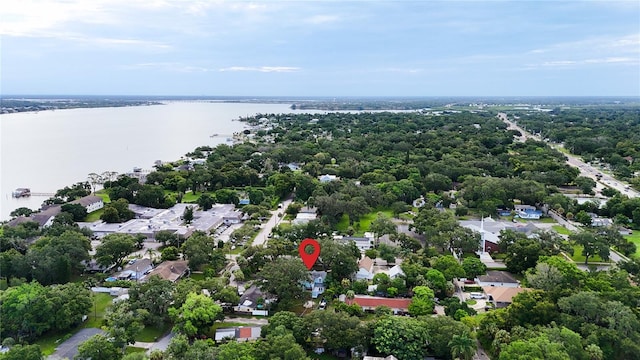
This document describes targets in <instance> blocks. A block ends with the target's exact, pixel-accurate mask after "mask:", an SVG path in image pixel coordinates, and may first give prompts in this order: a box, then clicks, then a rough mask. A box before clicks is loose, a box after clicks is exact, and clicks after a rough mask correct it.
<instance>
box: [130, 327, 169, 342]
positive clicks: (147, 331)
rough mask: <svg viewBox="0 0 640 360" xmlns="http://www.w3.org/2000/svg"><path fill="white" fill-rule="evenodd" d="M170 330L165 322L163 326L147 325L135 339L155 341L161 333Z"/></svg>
mask: <svg viewBox="0 0 640 360" xmlns="http://www.w3.org/2000/svg"><path fill="white" fill-rule="evenodd" d="M169 330H171V325H170V324H165V325H164V327H161V328H158V327H155V326H147V327H145V328H144V329H142V331H140V333H139V334H138V335H137V336H136V341H142V342H155V341H156V340H158V339H159V338H160V337H161V336H162V335H164V334H166V333H167V332H169Z"/></svg>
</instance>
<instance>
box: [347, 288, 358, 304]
mask: <svg viewBox="0 0 640 360" xmlns="http://www.w3.org/2000/svg"><path fill="white" fill-rule="evenodd" d="M355 297H356V293H355V292H354V291H353V290H349V291H347V303H348V304H349V305H351V304H352V303H353V299H354V298H355Z"/></svg>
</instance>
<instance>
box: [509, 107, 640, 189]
mask: <svg viewBox="0 0 640 360" xmlns="http://www.w3.org/2000/svg"><path fill="white" fill-rule="evenodd" d="M498 118H499V119H500V120H502V121H504V122H505V123H506V124H507V128H508V129H509V130H517V131H519V132H520V133H521V134H522V136H521V137H520V139H518V140H519V141H526V140H527V139H534V140H537V141H542V139H540V137H538V136H536V135H533V134H531V133H529V132H527V131H525V130H524V129H522V128H521V127H520V126H518V125H517V124H515V123H514V122H512V121H510V120H509V119H508V117H507V114H505V113H499V114H498ZM549 145H550V146H551V147H553V148H555V149H557V150H558V151H560V152H562V153H563V154H565V156H566V157H567V164H569V165H571V166H574V167H577V168H578V169H579V170H580V175H582V176H585V177H589V178H591V179H593V180H595V181H596V192H600V191H602V190H603V189H604V188H605V187H606V186H608V187H611V188H614V189H616V190H618V191H620V193H622V194H625V195H627V196H628V197H630V198H637V197H640V192H638V191H635V190H634V189H632V188H631V187H630V186H629V185H628V184H626V183H623V182H621V181H619V180H616V179H615V178H614V177H613V176H611V175H609V174H606V173H603V172H601V171H600V170H599V169H596V168H594V167H593V166H591V165H589V164H587V163H585V162H584V161H582V159H580V158H579V157H578V156H575V155H572V154H568V153H567V152H566V151H563V146H562V144H549ZM598 174H600V175H601V178H600V179H598V176H597V175H598Z"/></svg>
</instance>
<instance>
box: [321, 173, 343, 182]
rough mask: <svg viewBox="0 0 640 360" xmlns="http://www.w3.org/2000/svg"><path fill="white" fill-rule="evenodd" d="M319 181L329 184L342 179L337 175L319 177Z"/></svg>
mask: <svg viewBox="0 0 640 360" xmlns="http://www.w3.org/2000/svg"><path fill="white" fill-rule="evenodd" d="M318 180H320V182H321V183H327V182H331V181H336V180H340V178H339V177H337V176H335V175H329V174H324V175H320V176H318Z"/></svg>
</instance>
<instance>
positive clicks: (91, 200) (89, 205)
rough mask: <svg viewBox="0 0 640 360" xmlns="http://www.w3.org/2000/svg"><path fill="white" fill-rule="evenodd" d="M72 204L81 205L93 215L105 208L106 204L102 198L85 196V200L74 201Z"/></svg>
mask: <svg viewBox="0 0 640 360" xmlns="http://www.w3.org/2000/svg"><path fill="white" fill-rule="evenodd" d="M71 203H72V204H80V205H82V206H84V208H85V209H87V213H92V212H94V211H96V210H100V209H102V208H103V207H104V202H103V201H102V198H101V197H99V196H93V195H90V196H85V197H83V198H80V199H77V200H73V201H72V202H71Z"/></svg>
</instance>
